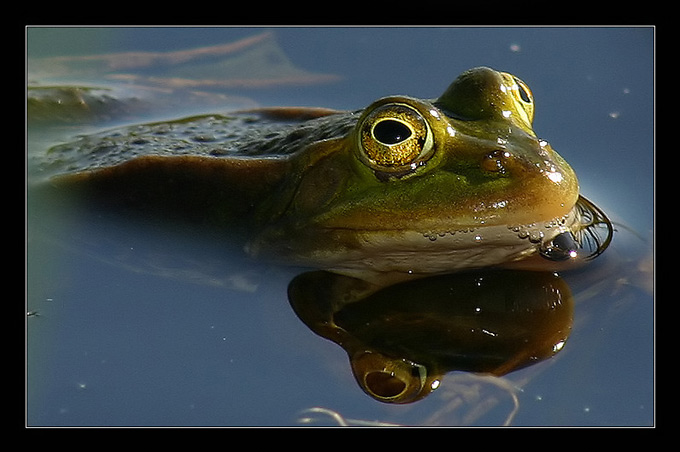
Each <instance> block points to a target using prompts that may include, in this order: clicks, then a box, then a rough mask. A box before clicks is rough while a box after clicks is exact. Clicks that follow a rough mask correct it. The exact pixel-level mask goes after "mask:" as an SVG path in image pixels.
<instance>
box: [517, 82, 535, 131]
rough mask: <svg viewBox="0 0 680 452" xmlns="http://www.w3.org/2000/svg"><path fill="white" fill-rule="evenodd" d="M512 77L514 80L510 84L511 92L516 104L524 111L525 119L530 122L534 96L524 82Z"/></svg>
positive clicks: (532, 119) (532, 113) (532, 115)
mask: <svg viewBox="0 0 680 452" xmlns="http://www.w3.org/2000/svg"><path fill="white" fill-rule="evenodd" d="M512 79H513V80H514V82H515V83H514V84H513V86H512V94H513V96H514V98H515V100H516V101H517V106H518V108H521V109H522V110H523V111H524V113H525V114H526V119H527V120H528V122H529V124H531V123H532V122H533V121H534V96H533V94H531V90H530V89H529V87H528V86H527V84H526V83H524V82H523V81H522V80H520V79H518V78H517V77H515V76H513V77H512Z"/></svg>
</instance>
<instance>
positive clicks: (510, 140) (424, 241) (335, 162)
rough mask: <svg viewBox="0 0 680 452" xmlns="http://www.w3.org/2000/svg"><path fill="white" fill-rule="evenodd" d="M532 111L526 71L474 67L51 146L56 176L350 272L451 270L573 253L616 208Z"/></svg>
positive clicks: (281, 255)
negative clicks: (385, 91) (419, 85)
mask: <svg viewBox="0 0 680 452" xmlns="http://www.w3.org/2000/svg"><path fill="white" fill-rule="evenodd" d="M532 120H533V99H532V97H531V94H530V91H529V90H528V88H527V87H526V85H524V83H523V82H521V81H520V80H518V79H517V78H515V77H513V76H511V75H509V74H505V73H499V72H496V71H494V70H491V69H488V68H476V69H472V70H470V71H467V72H465V73H463V74H462V75H461V76H460V77H459V78H458V79H456V80H455V81H454V82H453V83H452V84H451V86H450V87H449V88H448V89H447V90H446V92H445V93H444V94H443V95H442V96H440V97H439V99H437V100H436V101H433V102H432V101H425V100H419V99H415V98H411V97H405V96H394V97H388V98H383V99H380V100H378V101H376V102H374V103H373V104H371V105H370V106H369V107H367V108H366V109H365V110H363V111H358V112H336V111H331V110H323V109H265V110H261V111H255V112H246V113H239V114H234V115H230V116H218V115H209V116H197V117H191V118H185V119H182V120H177V121H168V122H161V123H153V124H144V125H139V126H132V127H128V128H120V129H115V130H111V131H107V132H103V133H100V134H95V135H89V136H84V137H81V138H80V139H79V140H78V141H76V142H74V143H70V144H66V145H60V146H56V147H54V148H52V149H51V150H50V152H49V154H48V157H49V159H50V161H49V162H47V163H46V164H44V165H43V166H42V169H43V171H46V172H47V173H48V174H53V173H54V172H56V173H57V174H58V175H57V176H56V177H54V178H53V179H52V183H53V184H56V185H61V186H70V187H77V186H82V187H85V188H86V191H87V192H88V193H89V194H93V193H96V194H97V195H102V194H108V195H109V198H114V199H116V200H117V201H118V202H120V201H125V202H127V201H129V202H133V203H134V204H136V206H137V207H141V208H143V209H144V210H149V209H152V210H153V209H158V208H161V207H162V209H163V210H169V211H180V210H181V211H183V212H185V213H188V214H189V215H190V216H192V217H194V218H198V219H200V220H201V221H203V222H210V223H214V224H218V225H224V224H233V223H241V224H245V225H247V226H246V227H247V229H248V231H249V232H251V233H252V235H251V238H250V241H249V243H248V245H247V248H248V250H249V251H250V252H251V253H252V254H255V255H262V254H264V255H268V256H271V257H275V258H278V259H280V260H285V261H288V262H294V263H297V264H304V265H312V266H317V267H322V268H326V269H332V270H336V271H340V272H344V273H361V272H366V271H371V272H396V273H418V274H424V273H440V272H448V271H453V270H460V269H467V268H477V267H486V266H492V265H500V264H506V263H509V262H515V261H519V260H523V259H524V258H527V257H529V256H533V255H538V254H543V255H544V256H547V257H550V258H555V257H556V258H559V259H561V258H564V257H566V258H568V257H569V256H571V255H573V252H574V251H575V250H574V249H572V248H573V246H572V245H570V244H567V245H566V248H564V246H562V245H555V243H556V242H555V243H553V239H555V238H558V237H559V238H563V237H564V236H565V234H569V235H573V236H574V237H576V238H578V235H579V232H580V231H581V230H583V229H584V228H586V227H587V226H589V224H586V223H587V222H591V223H592V222H595V223H597V222H599V221H606V218H605V217H604V216H603V214H602V213H601V212H600V211H599V210H598V209H596V208H595V207H594V206H592V204H590V203H588V202H587V201H585V200H584V199H583V198H580V197H579V187H578V182H577V179H576V176H575V174H574V172H573V170H572V169H571V167H570V166H569V165H568V164H567V163H566V162H565V161H564V160H563V159H562V158H561V157H560V156H559V155H558V154H557V153H556V152H555V151H554V150H552V148H551V147H550V145H549V144H548V143H547V142H545V141H544V140H541V139H539V138H537V137H536V135H535V133H534V132H533V130H532V126H531V121H532ZM584 214H585V218H584ZM607 241H608V238H607V240H605V246H606V242H607ZM563 248H564V249H563Z"/></svg>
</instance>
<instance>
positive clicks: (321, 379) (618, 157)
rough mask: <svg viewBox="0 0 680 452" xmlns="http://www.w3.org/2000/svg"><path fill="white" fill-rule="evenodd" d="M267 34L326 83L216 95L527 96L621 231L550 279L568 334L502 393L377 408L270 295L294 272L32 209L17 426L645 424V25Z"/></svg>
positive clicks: (190, 34) (245, 31)
mask: <svg viewBox="0 0 680 452" xmlns="http://www.w3.org/2000/svg"><path fill="white" fill-rule="evenodd" d="M262 31H263V30H262V29H257V28H210V29H196V28H193V29H183V28H167V29H166V28H141V29H138V28H124V29H112V28H104V29H101V28H96V29H46V28H31V29H29V30H28V32H27V54H28V56H29V57H31V58H33V57H46V56H54V55H78V54H83V55H87V54H97V53H107V52H122V51H129V50H138V51H168V50H182V49H190V48H193V47H200V46H207V45H213V44H222V43H226V42H230V41H234V40H237V39H240V38H243V37H247V36H252V35H256V34H258V33H260V32H262ZM273 33H274V36H275V39H276V41H277V42H278V43H279V45H280V47H281V48H282V49H283V51H284V52H285V54H286V55H287V56H288V58H289V59H290V61H291V62H292V63H293V64H294V65H295V66H297V67H299V68H302V69H304V70H306V71H309V72H312V73H322V74H335V75H338V76H340V78H339V79H338V80H336V81H333V82H329V83H319V84H311V85H303V86H296V85H291V86H277V87H272V88H266V89H257V90H255V89H243V90H239V89H235V90H234V89H232V90H230V94H234V95H238V96H243V97H247V98H249V99H253V100H254V101H255V102H257V103H258V104H260V105H305V106H325V107H332V108H338V109H357V108H362V107H364V106H366V105H368V104H369V103H370V102H372V101H373V100H375V99H377V98H379V97H382V96H385V95H392V94H408V95H411V96H415V97H422V98H432V97H437V96H438V95H439V94H440V93H441V92H442V91H443V90H444V89H445V88H446V87H447V86H448V84H449V83H450V82H451V81H452V80H453V79H454V78H455V77H456V76H457V75H458V74H459V73H460V72H462V71H464V70H466V69H468V68H471V67H474V66H480V65H485V66H490V67H493V68H495V69H498V70H503V71H507V72H511V73H513V74H515V75H517V76H519V77H520V78H522V79H523V80H524V81H525V82H526V83H527V84H528V85H529V86H530V87H531V89H532V91H533V94H534V96H535V99H536V104H537V107H536V119H535V122H534V129H535V130H536V132H537V134H538V135H539V136H541V137H544V138H545V139H547V140H548V141H549V142H550V143H551V145H552V146H553V148H555V149H556V150H557V151H558V152H560V154H561V155H562V156H563V157H565V158H566V159H567V161H569V163H570V164H571V165H572V167H573V168H574V169H575V171H576V173H577V174H578V176H579V180H580V183H581V188H582V192H583V193H584V194H586V196H588V197H589V198H590V199H592V200H593V201H595V202H596V203H597V204H598V205H599V206H600V207H601V208H603V209H604V210H605V211H606V212H608V213H609V214H610V215H611V217H612V219H613V220H615V221H616V222H617V223H618V224H619V225H625V226H626V227H625V228H624V227H622V226H619V227H618V229H619V233H618V234H617V236H616V237H615V241H614V245H613V247H612V249H611V250H610V251H611V253H610V252H609V251H608V253H610V254H611V256H613V257H614V260H615V261H617V262H618V263H619V265H617V266H616V267H614V268H613V269H611V270H610V269H609V268H608V267H607V266H606V265H604V264H600V265H598V266H597V267H596V268H597V272H598V273H597V275H598V276H597V277H595V278H592V277H591V278H584V277H583V275H576V276H572V277H571V278H570V277H569V276H567V277H565V279H566V280H567V281H568V282H569V284H570V285H571V286H572V290H573V291H574V292H575V294H576V307H575V324H574V330H573V332H572V335H571V337H570V339H569V341H568V342H567V346H566V347H565V349H564V350H563V351H562V352H561V353H560V354H558V355H557V356H556V357H555V358H554V359H552V360H550V361H548V362H544V363H541V364H538V365H536V366H533V367H531V368H528V369H524V370H521V371H518V372H515V373H512V374H510V375H509V376H507V377H506V378H505V379H504V381H505V382H507V383H508V384H507V385H506V386H507V387H510V388H515V389H514V390H512V391H508V390H507V387H506V388H505V389H503V388H501V387H499V385H498V384H495V383H493V382H490V381H489V380H488V379H484V378H480V379H475V378H473V377H471V376H468V375H464V374H461V375H457V374H451V375H449V376H447V377H446V378H445V379H444V381H443V384H442V387H441V388H440V389H439V390H437V391H436V392H435V393H433V394H432V395H431V396H430V397H428V398H426V399H425V400H423V401H421V402H418V403H416V404H412V405H408V406H391V405H385V404H381V403H379V402H376V401H374V400H372V399H370V398H368V397H367V396H366V395H364V394H363V393H362V392H361V390H360V389H359V388H358V386H357V385H356V384H355V382H354V380H353V377H352V375H351V372H350V369H349V365H348V361H347V357H346V354H345V352H344V351H343V350H342V349H340V348H339V347H338V346H337V345H335V344H333V343H331V342H328V341H326V340H324V339H322V338H319V337H318V336H316V335H314V334H313V333H312V332H311V331H309V330H308V329H307V328H306V327H305V326H304V325H303V324H302V323H301V322H300V321H299V320H298V319H297V317H296V316H295V315H294V313H293V312H292V310H291V308H290V306H289V304H288V301H287V298H286V288H287V285H288V282H289V281H290V280H291V279H292V277H294V276H295V275H296V270H295V269H286V268H275V269H272V268H271V267H268V266H265V265H257V264H252V265H249V266H248V267H245V266H242V265H241V264H239V263H238V262H230V261H229V258H226V257H225V254H224V253H223V252H222V251H221V250H216V249H215V248H214V247H212V246H210V243H206V242H205V241H200V240H199V241H196V242H193V241H185V242H183V241H180V240H176V236H174V235H172V233H171V232H168V234H169V235H161V236H158V237H149V236H148V234H145V232H144V231H138V230H136V229H135V226H133V225H120V224H113V225H110V224H107V223H100V222H89V221H85V222H83V221H81V220H82V219H81V218H78V217H73V216H63V215H61V214H60V212H58V211H57V212H54V211H51V210H50V209H49V206H45V207H44V209H43V210H40V214H39V215H36V216H33V217H29V218H28V220H29V223H28V239H29V241H28V242H27V243H28V248H27V264H28V266H27V268H28V273H27V275H28V279H27V310H28V311H37V313H38V315H37V316H31V317H28V318H27V330H26V331H27V335H26V337H27V355H26V358H27V387H26V388H27V391H26V396H27V397H26V400H27V411H26V422H27V424H28V425H31V426H62V425H68V426H88V425H135V426H137V425H142V426H148V425H164V426H165V425H171V426H175V425H182V426H193V425H206V426H213V425H214V426H230V425H248V426H250V425H304V423H301V420H303V419H304V418H306V417H307V416H308V413H307V414H305V412H304V410H306V409H309V408H312V407H323V408H324V409H328V410H331V411H333V412H335V413H338V414H339V415H340V416H342V417H344V418H345V419H351V420H364V421H371V422H374V421H375V422H382V423H398V424H408V425H461V424H463V425H500V424H502V423H503V422H504V421H505V420H506V419H507V418H508V416H509V415H510V414H511V413H512V412H513V410H514V407H515V405H514V402H513V397H512V396H511V393H512V394H514V396H515V397H516V401H517V404H518V405H517V406H518V409H517V410H516V412H515V413H514V417H513V418H512V425H596V426H600V425H616V426H619V425H622V426H630V425H633V426H646V425H652V424H653V423H654V419H655V407H654V400H655V399H654V297H653V287H652V286H653V284H652V271H653V267H652V256H653V254H652V238H653V229H654V29H653V28H648V27H638V28H616V27H614V28H521V27H515V28H474V27H470V28H275V29H273ZM182 114H183V111H177V114H176V116H178V117H179V116H182ZM74 133H75V132H74ZM30 151H31V149H29V152H30ZM29 202H30V199H29ZM46 224H47V225H48V227H47V229H49V230H50V231H51V232H53V233H54V234H46V233H45V229H46V226H45V225H46ZM83 243H86V244H88V246H85V247H83V246H82V244H83ZM92 243H95V245H94V246H91V245H92ZM121 243H123V246H122V247H121V245H120V244H121ZM161 249H162V250H163V251H168V255H169V256H170V257H169V258H168V257H167V256H163V257H158V259H163V261H162V263H159V262H158V261H157V260H153V262H152V263H151V264H150V265H148V266H142V269H141V270H140V268H139V266H138V265H136V264H130V265H128V264H127V262H130V261H131V260H132V261H134V260H135V259H149V257H148V256H149V255H151V256H154V255H155V254H154V253H155V252H157V251H159V250H161ZM137 253H139V255H142V254H143V255H144V257H138V256H137ZM153 259H155V258H153ZM168 259H170V261H168ZM173 259H174V260H173ZM187 261H190V265H186V262H187ZM121 262H123V263H121ZM594 273H595V272H594ZM600 275H601V276H600ZM461 394H463V396H461ZM489 401H492V402H493V403H492V402H489ZM487 403H488V405H486V404H487ZM313 417H314V419H315V421H316V422H315V423H314V424H313V425H319V424H321V425H323V424H331V425H334V424H335V421H334V420H333V419H332V418H331V417H329V416H328V415H327V414H318V413H317V414H315V415H314V416H313Z"/></svg>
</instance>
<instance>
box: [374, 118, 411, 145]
mask: <svg viewBox="0 0 680 452" xmlns="http://www.w3.org/2000/svg"><path fill="white" fill-rule="evenodd" d="M373 136H374V137H375V138H376V139H377V140H378V141H380V142H381V143H383V144H396V143H400V142H402V141H404V140H405V139H407V138H408V137H410V136H411V129H409V128H408V127H407V126H406V124H404V123H401V122H399V121H394V120H392V119H386V120H384V121H380V122H379V123H378V124H376V125H375V127H373Z"/></svg>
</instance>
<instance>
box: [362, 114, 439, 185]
mask: <svg viewBox="0 0 680 452" xmlns="http://www.w3.org/2000/svg"><path fill="white" fill-rule="evenodd" d="M358 130H359V133H358V139H359V143H358V145H359V151H360V157H361V159H362V161H363V162H364V163H365V164H367V165H368V166H369V167H371V168H373V169H376V170H379V171H382V172H389V173H398V172H408V171H412V170H413V169H415V168H417V167H418V166H419V165H421V164H423V163H424V162H425V161H427V159H428V158H429V157H430V156H431V155H432V150H433V147H434V146H433V139H432V132H431V130H430V127H429V126H428V124H427V122H426V121H425V119H424V118H423V117H422V115H421V114H420V113H419V112H418V111H417V110H416V109H414V108H412V107H410V106H408V105H406V104H400V103H391V104H385V105H381V106H379V107H377V108H375V109H374V110H372V111H370V112H369V113H367V114H366V115H365V116H364V117H363V119H362V120H361V123H360V124H359V129H358Z"/></svg>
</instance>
